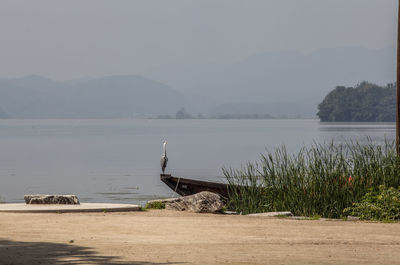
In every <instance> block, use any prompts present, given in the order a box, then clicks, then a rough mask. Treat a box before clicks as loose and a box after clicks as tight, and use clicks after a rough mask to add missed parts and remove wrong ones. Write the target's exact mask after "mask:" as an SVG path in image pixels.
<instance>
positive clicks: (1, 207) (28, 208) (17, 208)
mask: <svg viewBox="0 0 400 265" xmlns="http://www.w3.org/2000/svg"><path fill="white" fill-rule="evenodd" d="M139 210H140V206H139V205H135V204H116V203H81V204H77V205H70V204H25V203H0V213H1V212H9V213H10V212H11V213H69V212H127V211H139Z"/></svg>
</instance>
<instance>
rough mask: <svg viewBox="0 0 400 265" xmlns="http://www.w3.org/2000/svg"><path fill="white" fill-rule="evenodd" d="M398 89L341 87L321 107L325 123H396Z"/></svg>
mask: <svg viewBox="0 0 400 265" xmlns="http://www.w3.org/2000/svg"><path fill="white" fill-rule="evenodd" d="M395 107H396V88H395V85H394V84H388V85H387V86H385V87H382V86H378V85H375V84H371V83H368V82H362V83H360V84H358V85H357V86H355V87H344V86H338V87H336V88H335V89H334V90H332V91H331V92H329V93H328V95H327V96H326V97H325V98H324V100H323V101H322V102H321V103H320V104H319V105H318V110H319V111H318V113H317V115H318V117H319V118H320V120H321V121H322V122H394V121H395V120H396V110H395Z"/></svg>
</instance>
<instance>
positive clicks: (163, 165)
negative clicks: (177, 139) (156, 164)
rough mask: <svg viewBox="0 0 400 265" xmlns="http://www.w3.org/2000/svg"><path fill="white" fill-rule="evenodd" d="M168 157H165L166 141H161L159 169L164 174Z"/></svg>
mask: <svg viewBox="0 0 400 265" xmlns="http://www.w3.org/2000/svg"><path fill="white" fill-rule="evenodd" d="M167 163H168V157H167V141H164V143H163V153H162V156H161V170H162V172H163V174H164V171H165V168H166V167H167Z"/></svg>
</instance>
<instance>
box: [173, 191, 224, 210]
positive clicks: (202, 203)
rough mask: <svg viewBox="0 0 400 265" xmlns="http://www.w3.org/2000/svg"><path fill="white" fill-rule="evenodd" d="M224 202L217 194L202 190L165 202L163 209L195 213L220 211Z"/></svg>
mask: <svg viewBox="0 0 400 265" xmlns="http://www.w3.org/2000/svg"><path fill="white" fill-rule="evenodd" d="M222 207H224V202H223V201H222V199H221V196H219V194H216V193H213V192H209V191H202V192H199V193H197V194H194V195H189V196H184V197H180V198H178V199H176V200H171V201H167V202H165V209H167V210H176V211H188V212H195V213H215V212H219V211H221V209H222Z"/></svg>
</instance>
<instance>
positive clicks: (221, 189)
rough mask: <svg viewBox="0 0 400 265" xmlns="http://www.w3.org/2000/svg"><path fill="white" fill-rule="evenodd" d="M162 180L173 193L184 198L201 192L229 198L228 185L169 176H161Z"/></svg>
mask: <svg viewBox="0 0 400 265" xmlns="http://www.w3.org/2000/svg"><path fill="white" fill-rule="evenodd" d="M160 179H161V181H162V182H164V183H165V184H167V186H168V187H170V188H171V189H172V190H173V191H175V192H176V193H178V194H179V195H182V196H186V195H192V194H196V193H199V192H201V191H211V192H214V193H217V194H219V195H220V196H221V197H222V198H223V199H225V200H226V199H228V197H229V193H228V184H223V183H217V182H209V181H201V180H194V179H186V178H177V177H173V176H171V175H169V174H160Z"/></svg>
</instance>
